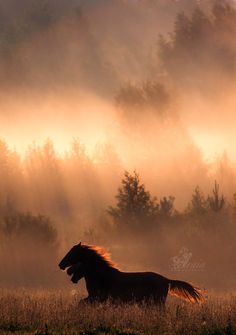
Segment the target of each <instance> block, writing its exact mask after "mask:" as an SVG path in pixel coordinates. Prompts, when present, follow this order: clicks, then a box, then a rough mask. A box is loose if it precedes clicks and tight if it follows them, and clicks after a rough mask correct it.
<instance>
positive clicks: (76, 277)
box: [66, 262, 85, 284]
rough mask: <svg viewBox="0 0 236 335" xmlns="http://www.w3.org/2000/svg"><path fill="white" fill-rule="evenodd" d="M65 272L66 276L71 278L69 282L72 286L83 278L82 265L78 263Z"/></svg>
mask: <svg viewBox="0 0 236 335" xmlns="http://www.w3.org/2000/svg"><path fill="white" fill-rule="evenodd" d="M66 272H67V274H68V276H71V281H72V283H74V284H77V283H78V282H79V281H80V279H82V278H83V277H84V276H85V271H84V267H83V264H82V263H80V262H79V263H77V264H74V265H71V266H70V267H69V268H68V269H67V271H66Z"/></svg>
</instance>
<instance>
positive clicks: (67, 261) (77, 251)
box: [59, 242, 83, 270]
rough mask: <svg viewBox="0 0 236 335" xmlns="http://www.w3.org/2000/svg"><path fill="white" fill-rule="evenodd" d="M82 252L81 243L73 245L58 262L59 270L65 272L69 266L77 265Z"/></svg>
mask: <svg viewBox="0 0 236 335" xmlns="http://www.w3.org/2000/svg"><path fill="white" fill-rule="evenodd" d="M82 252H83V247H82V245H81V242H80V243H79V244H77V245H74V246H73V247H72V248H71V249H70V251H69V252H68V253H67V254H66V255H65V257H64V258H63V259H62V260H61V261H60V263H59V268H60V269H61V270H65V269H66V268H68V267H69V266H71V265H74V264H77V263H78V262H79V261H80V260H81V254H82Z"/></svg>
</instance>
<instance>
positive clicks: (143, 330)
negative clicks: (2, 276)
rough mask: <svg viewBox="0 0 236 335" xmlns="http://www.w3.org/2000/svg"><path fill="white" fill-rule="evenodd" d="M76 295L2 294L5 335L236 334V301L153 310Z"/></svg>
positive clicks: (172, 302) (177, 303)
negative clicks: (87, 301)
mask: <svg viewBox="0 0 236 335" xmlns="http://www.w3.org/2000/svg"><path fill="white" fill-rule="evenodd" d="M80 299H81V296H79V295H77V294H74V291H73V292H72V293H71V292H65V291H44V290H38V291H36V290H34V291H28V290H27V291H25V290H23V289H21V290H12V291H10V290H2V291H1V292H0V333H1V334H7V333H12V332H14V333H16V334H18V333H19V334H37V335H48V334H84V335H85V334H86V335H88V334H90V335H92V334H170V335H171V334H180V335H185V334H186V335H189V334H196V335H198V334H202V335H203V334H215V335H216V334H222V335H223V334H225V335H226V334H227V335H231V334H236V296H233V295H228V296H222V297H219V296H214V297H211V298H209V299H208V300H207V301H206V302H205V303H204V304H202V305H196V304H194V305H192V304H188V303H184V302H182V301H181V300H179V299H175V298H172V297H171V298H169V300H168V301H167V304H166V308H165V310H160V309H159V308H158V307H157V306H153V305H137V304H126V305H119V304H117V305H112V304H111V303H105V304H94V305H88V304H85V303H81V302H80Z"/></svg>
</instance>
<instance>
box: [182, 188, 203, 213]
mask: <svg viewBox="0 0 236 335" xmlns="http://www.w3.org/2000/svg"><path fill="white" fill-rule="evenodd" d="M207 208H208V203H207V200H206V199H205V197H204V194H203V193H202V191H201V190H200V188H199V186H197V187H196V188H195V190H194V192H193V195H192V199H191V203H190V204H189V205H188V209H187V211H188V212H189V213H192V214H195V215H202V214H205V213H206V211H207Z"/></svg>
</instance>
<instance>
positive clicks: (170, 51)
mask: <svg viewBox="0 0 236 335" xmlns="http://www.w3.org/2000/svg"><path fill="white" fill-rule="evenodd" d="M235 31H236V9H235V7H233V5H230V4H229V3H227V2H222V3H219V2H217V3H216V4H215V5H214V6H213V8H212V12H211V13H210V14H205V12H204V11H203V10H202V9H200V7H197V8H196V9H195V11H194V12H193V14H192V16H191V17H188V16H187V15H185V14H184V13H182V14H179V15H178V16H177V19H176V21H175V28H174V32H173V34H172V35H171V37H170V39H166V38H164V37H163V36H162V37H161V38H160V40H159V50H160V51H159V56H160V59H161V62H162V66H163V68H164V69H165V71H166V73H167V74H168V75H169V77H170V78H172V80H173V81H174V84H175V85H176V86H178V87H179V86H180V85H181V87H184V88H186V89H189V88H192V89H198V90H200V91H201V90H202V91H203V92H204V90H205V89H206V88H207V89H208V90H210V91H211V90H215V89H217V90H218V89H219V88H220V87H221V85H220V80H222V77H223V78H225V79H226V78H232V75H233V74H235V71H236V47H235V43H234V42H233V41H234V38H235Z"/></svg>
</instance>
